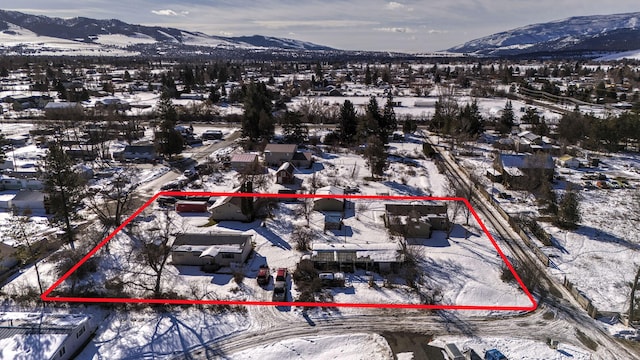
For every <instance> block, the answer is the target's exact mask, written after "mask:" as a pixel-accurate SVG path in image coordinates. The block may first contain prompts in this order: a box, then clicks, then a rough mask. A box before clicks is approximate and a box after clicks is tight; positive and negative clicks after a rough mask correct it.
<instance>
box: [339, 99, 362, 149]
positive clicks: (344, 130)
mask: <svg viewBox="0 0 640 360" xmlns="http://www.w3.org/2000/svg"><path fill="white" fill-rule="evenodd" d="M338 131H339V137H340V142H341V143H342V144H343V145H351V144H353V142H354V140H355V136H356V134H357V131H358V117H357V115H356V109H355V108H354V106H353V103H352V102H351V101H349V100H345V101H344V103H343V104H342V106H341V107H340V126H339V128H338Z"/></svg>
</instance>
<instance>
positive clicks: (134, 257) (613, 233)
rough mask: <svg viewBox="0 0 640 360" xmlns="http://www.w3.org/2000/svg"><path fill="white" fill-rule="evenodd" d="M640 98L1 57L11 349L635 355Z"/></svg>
mask: <svg viewBox="0 0 640 360" xmlns="http://www.w3.org/2000/svg"><path fill="white" fill-rule="evenodd" d="M639 84H640V65H638V63H637V62H635V61H628V60H625V61H616V62H590V61H587V60H571V61H569V60H567V61H561V60H553V61H552V60H526V61H525V60H523V61H517V60H494V59H488V58H486V59H483V58H469V57H458V58H455V57H452V58H428V57H425V58H423V59H417V60H416V59H413V60H404V59H402V60H393V59H392V58H391V59H389V60H388V61H386V60H385V61H378V62H365V61H359V60H358V61H353V62H350V61H341V60H335V61H330V62H327V61H320V60H318V61H316V60H309V61H307V60H300V61H294V60H282V61H276V60H270V61H251V60H243V61H239V60H238V61H231V60H228V61H227V60H225V61H223V60H199V59H186V58H182V59H180V60H173V59H169V58H167V59H162V60H160V59H158V58H142V57H141V58H90V57H89V58H84V57H79V56H78V57H46V56H40V57H26V56H25V57H21V56H5V57H3V58H0V105H1V108H0V135H1V137H0V144H1V150H0V157H1V158H0V168H1V169H2V174H1V175H0V233H1V234H2V236H1V237H0V239H1V241H0V281H1V282H0V299H1V300H2V305H1V306H2V309H0V358H2V359H22V358H28V359H139V358H149V359H152V358H153V359H213V358H224V359H254V358H260V356H261V355H264V354H266V355H265V356H266V357H265V358H269V359H271V358H313V359H315V358H318V359H320V358H337V357H341V358H354V359H357V358H369V359H455V360H458V359H497V360H500V359H507V358H509V359H564V358H572V359H634V358H637V357H638V356H640V355H639V354H640V346H639V345H638V344H639V342H638V341H639V340H640V333H639V332H638V330H637V328H638V326H639V325H640V292H637V291H636V290H637V289H638V283H639V281H640V262H639V260H638V259H640V256H639V255H640V235H638V230H639V224H640V218H638V216H637V214H638V213H640V191H639V190H638V188H639V187H640V155H639V151H640V85H639ZM222 193H224V194H225V195H224V196H221V195H214V194H222ZM152 198H153V199H154V200H153V201H152V202H151V203H147V202H148V201H149V200H150V199H152ZM467 204H468V205H469V206H467ZM134 214H135V215H134ZM105 239H108V241H106V242H105V241H104V240H105ZM88 254H91V255H90V256H87V255H88ZM59 279H63V281H59ZM43 298H44V300H43ZM79 299H83V300H79ZM109 299H113V301H111V300H109ZM129 300H131V301H129ZM178 304H181V305H178ZM425 305H426V306H425ZM403 307H404V308H403ZM421 307H423V308H421ZM354 343H358V344H360V345H359V346H354V345H353V344H354ZM292 348H295V349H296V351H298V352H299V354H298V355H297V356H298V357H295V356H296V355H294V353H293V352H292V351H291V350H290V349H292ZM288 349H289V350H288ZM24 354H27V355H24ZM258 354H260V355H258ZM312 354H316V355H314V356H320V357H312V356H311V355H312ZM365 355H366V356H365ZM23 356H26V357H23Z"/></svg>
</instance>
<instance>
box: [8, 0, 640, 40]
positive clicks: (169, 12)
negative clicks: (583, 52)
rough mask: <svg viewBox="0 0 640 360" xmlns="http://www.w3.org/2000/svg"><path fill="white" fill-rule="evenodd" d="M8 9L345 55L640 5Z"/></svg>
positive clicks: (440, 0) (405, 1)
mask: <svg viewBox="0 0 640 360" xmlns="http://www.w3.org/2000/svg"><path fill="white" fill-rule="evenodd" d="M2 8H3V9H5V10H16V11H22V12H26V13H31V14H38V15H47V16H56V17H64V18H66V17H75V16H84V17H90V18H97V19H119V20H122V21H125V22H128V23H133V24H143V25H159V26H171V27H177V28H181V29H185V30H194V31H202V32H204V33H207V34H210V35H224V36H243V35H254V34H259V35H267V36H277V37H287V38H293V39H297V40H304V41H310V42H314V43H317V44H321V45H327V46H331V47H334V48H338V49H347V50H382V51H387V50H388V51H403V52H428V51H437V50H443V49H447V48H450V47H452V46H455V45H458V44H462V43H464V42H466V41H469V40H473V39H475V38H478V37H482V36H486V35H490V34H493V33H496V32H500V31H505V30H509V29H512V28H516V27H520V26H525V25H529V24H534V23H541V22H547V21H551V20H559V19H563V18H567V17H571V16H579V15H600V14H615V13H625V12H638V11H640V1H638V0H536V1H534V0H428V1H415V0H397V1H381V0H351V1H338V0H321V1H320V0H318V1H316V0H312V1H306V0H279V1H276V0H257V1H256V0H251V1H249V0H19V1H15V2H11V4H9V5H2Z"/></svg>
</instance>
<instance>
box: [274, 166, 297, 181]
mask: <svg viewBox="0 0 640 360" xmlns="http://www.w3.org/2000/svg"><path fill="white" fill-rule="evenodd" d="M294 170H295V169H294V167H293V165H292V164H291V163H290V162H286V163H284V164H282V165H281V166H280V167H279V168H278V170H277V171H276V184H293V183H295V180H296V178H295V176H294V175H293V171H294Z"/></svg>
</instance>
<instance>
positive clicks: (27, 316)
mask: <svg viewBox="0 0 640 360" xmlns="http://www.w3.org/2000/svg"><path fill="white" fill-rule="evenodd" d="M96 328H97V325H96V323H95V321H93V319H92V317H91V316H89V315H82V314H51V313H30V312H0V359H3V360H12V359H16V360H17V359H39V360H40V359H41V360H54V359H55V360H68V359H73V358H75V357H76V356H77V355H78V354H79V353H80V351H81V350H82V349H83V348H84V346H86V344H87V343H88V342H89V340H90V338H91V336H92V335H93V333H94V332H95V331H96Z"/></svg>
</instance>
